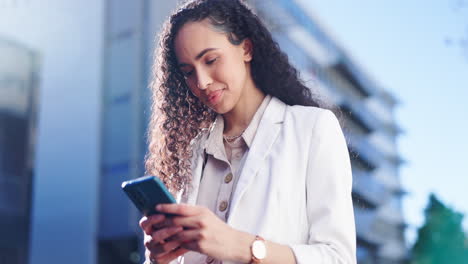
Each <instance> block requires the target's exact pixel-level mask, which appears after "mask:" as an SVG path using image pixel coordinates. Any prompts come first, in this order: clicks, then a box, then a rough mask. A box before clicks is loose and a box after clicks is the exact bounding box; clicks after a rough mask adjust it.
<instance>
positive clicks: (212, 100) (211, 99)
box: [208, 89, 224, 105]
mask: <svg viewBox="0 0 468 264" xmlns="http://www.w3.org/2000/svg"><path fill="white" fill-rule="evenodd" d="M223 93H224V89H219V90H216V91H214V92H211V93H210V94H209V96H208V103H209V104H210V105H216V104H217V103H219V101H220V100H221V97H222V95H223Z"/></svg>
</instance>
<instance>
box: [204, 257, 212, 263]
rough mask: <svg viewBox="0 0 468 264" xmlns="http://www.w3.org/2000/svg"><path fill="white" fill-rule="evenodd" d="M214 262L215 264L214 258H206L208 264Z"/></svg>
mask: <svg viewBox="0 0 468 264" xmlns="http://www.w3.org/2000/svg"><path fill="white" fill-rule="evenodd" d="M213 262H214V258H212V257H207V258H206V263H208V264H211V263H213Z"/></svg>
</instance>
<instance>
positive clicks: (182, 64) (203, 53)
mask: <svg viewBox="0 0 468 264" xmlns="http://www.w3.org/2000/svg"><path fill="white" fill-rule="evenodd" d="M212 50H217V48H206V49H204V50H202V51H201V52H200V53H198V55H197V56H195V60H199V59H200V58H201V57H202V56H203V55H205V53H207V52H208V51H212ZM184 66H189V65H188V64H186V63H179V67H184Z"/></svg>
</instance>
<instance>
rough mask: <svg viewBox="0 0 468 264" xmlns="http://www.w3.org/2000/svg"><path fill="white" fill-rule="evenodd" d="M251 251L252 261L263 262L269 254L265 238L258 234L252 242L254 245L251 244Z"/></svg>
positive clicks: (255, 263)
mask: <svg viewBox="0 0 468 264" xmlns="http://www.w3.org/2000/svg"><path fill="white" fill-rule="evenodd" d="M250 251H251V253H252V260H251V262H250V263H254V264H258V263H262V261H263V260H264V259H265V257H266V254H267V252H266V244H265V239H263V237H261V236H259V235H257V236H256V237H255V240H254V242H252V245H251V246H250Z"/></svg>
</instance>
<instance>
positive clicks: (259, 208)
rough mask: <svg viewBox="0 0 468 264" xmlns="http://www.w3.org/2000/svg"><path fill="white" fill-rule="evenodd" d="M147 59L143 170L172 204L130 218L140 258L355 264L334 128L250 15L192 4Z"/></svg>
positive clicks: (226, 0)
mask: <svg viewBox="0 0 468 264" xmlns="http://www.w3.org/2000/svg"><path fill="white" fill-rule="evenodd" d="M157 54H158V57H157V65H158V66H157V68H156V69H155V76H157V79H156V80H155V82H154V83H153V85H152V91H153V107H152V110H153V111H152V119H151V123H150V131H149V140H150V146H149V154H148V156H147V158H146V169H147V173H149V174H152V175H157V176H158V177H160V178H161V179H162V180H163V182H164V183H165V184H166V185H167V187H168V188H169V190H171V192H173V193H174V194H175V195H176V197H177V199H178V200H179V201H180V203H179V204H165V205H162V206H159V207H158V208H157V210H158V211H160V212H161V213H163V214H158V215H152V216H150V217H143V218H142V219H141V221H140V226H141V228H142V229H143V231H144V233H145V247H146V255H147V261H148V262H149V263H182V262H184V263H190V264H191V263H265V264H267V263H281V264H288V263H355V262H356V260H355V247H356V246H355V229H354V217H353V208H352V200H351V167H350V162H349V156H348V151H347V148H346V143H345V140H344V138H343V134H342V132H341V129H340V126H339V123H338V121H337V119H336V117H335V116H334V115H333V114H332V112H331V111H329V110H325V109H322V108H320V107H319V104H318V102H317V100H315V99H314V98H313V97H312V95H311V92H310V90H309V88H307V87H306V86H305V85H304V84H303V83H302V82H301V80H300V79H299V77H298V73H297V71H296V69H294V68H293V67H292V66H291V65H290V64H289V62H288V59H287V57H286V55H285V54H284V53H283V52H281V51H280V49H279V47H278V45H277V43H275V42H274V41H273V39H272V37H271V34H270V33H269V32H268V30H267V29H266V28H265V26H264V25H263V24H262V23H261V21H260V20H259V18H258V17H257V16H256V15H254V14H253V13H252V11H251V10H250V9H249V8H247V7H246V5H245V4H244V3H242V2H241V1H239V0H196V1H191V2H189V3H186V4H185V5H183V6H182V7H180V8H179V9H178V10H177V11H176V12H175V13H174V14H173V15H172V16H171V17H170V18H169V19H168V21H167V22H166V24H165V25H164V28H163V30H162V32H161V35H160V44H159V50H158V53H157ZM165 214H175V215H177V216H175V217H168V216H165Z"/></svg>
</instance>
